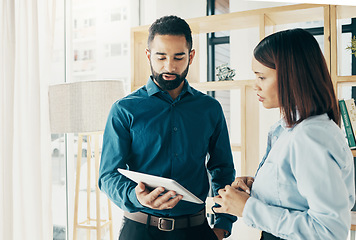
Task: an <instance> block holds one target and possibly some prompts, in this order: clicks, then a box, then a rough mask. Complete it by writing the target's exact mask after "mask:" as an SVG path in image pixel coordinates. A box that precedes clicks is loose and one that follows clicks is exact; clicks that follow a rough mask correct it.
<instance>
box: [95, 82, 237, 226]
mask: <svg viewBox="0 0 356 240" xmlns="http://www.w3.org/2000/svg"><path fill="white" fill-rule="evenodd" d="M117 168H123V169H129V170H133V171H137V172H142V173H148V174H152V175H157V176H162V177H166V178H171V179H174V180H176V181H177V182H178V183H180V184H181V185H182V186H184V187H185V188H186V189H188V190H189V191H191V192H192V193H193V194H195V195H196V196H197V197H198V198H200V199H201V200H202V201H205V200H206V197H207V195H208V192H209V188H210V187H209V178H210V177H209V175H208V173H210V176H211V182H212V188H213V192H214V195H216V194H217V190H219V189H220V188H224V187H225V185H227V184H231V183H232V182H233V180H234V178H235V170H234V165H233V159H232V154H231V147H230V141H229V135H228V130H227V126H226V121H225V117H224V114H223V111H222V108H221V106H220V104H219V102H218V101H217V100H215V99H214V98H211V97H210V96H207V95H206V94H203V93H201V92H199V91H197V90H195V89H193V88H191V87H190V86H189V84H188V82H187V81H186V80H185V83H184V87H183V90H182V92H181V94H180V95H179V96H178V97H177V98H176V99H175V100H173V99H172V98H171V96H170V95H169V94H168V93H167V92H165V91H162V90H161V89H160V88H159V87H158V86H157V85H156V84H155V83H154V82H153V81H152V79H151V78H150V79H149V80H148V83H147V85H146V86H143V87H142V88H140V89H138V90H137V91H135V92H133V93H132V94H130V95H128V96H127V97H125V98H123V99H121V100H118V101H117V102H116V103H114V104H113V106H112V109H111V111H110V113H109V116H108V120H107V124H106V128H105V132H104V138H103V149H102V155H101V163H100V170H99V187H100V189H101V190H102V191H104V192H105V193H106V194H107V196H108V197H109V198H110V199H111V200H112V201H113V202H114V203H115V204H116V205H117V206H119V207H120V208H121V209H123V210H125V211H129V212H136V211H142V212H146V213H149V214H153V215H156V216H166V217H169V216H181V215H186V214H194V213H196V212H199V211H200V210H201V209H203V208H204V204H195V203H191V202H187V201H180V202H179V203H178V204H177V205H176V206H175V207H174V208H173V209H169V210H154V209H150V208H147V207H144V206H142V205H141V204H140V203H139V202H138V200H137V198H136V194H135V190H134V188H135V187H136V183H134V182H133V181H131V180H129V179H127V178H126V177H124V176H123V175H121V174H120V173H118V172H117ZM218 215H219V216H217V218H216V223H215V227H217V228H222V229H225V230H227V231H229V232H231V226H232V223H233V222H234V221H235V220H236V218H235V217H232V216H228V215H225V214H218Z"/></svg>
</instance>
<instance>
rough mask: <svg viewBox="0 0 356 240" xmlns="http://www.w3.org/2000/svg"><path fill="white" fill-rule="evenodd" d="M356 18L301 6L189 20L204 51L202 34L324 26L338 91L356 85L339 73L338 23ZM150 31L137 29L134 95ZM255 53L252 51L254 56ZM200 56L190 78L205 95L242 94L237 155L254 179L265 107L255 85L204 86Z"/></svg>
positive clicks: (352, 11)
mask: <svg viewBox="0 0 356 240" xmlns="http://www.w3.org/2000/svg"><path fill="white" fill-rule="evenodd" d="M355 16H356V7H353V6H351V7H350V6H335V5H320V4H296V5H288V6H281V7H272V8H262V9H256V10H249V11H242V12H233V13H228V14H220V15H213V16H204V17H199V18H192V19H187V22H188V23H189V25H190V26H191V29H192V32H193V44H194V46H193V47H194V48H195V49H198V51H199V34H205V33H210V32H218V31H229V30H239V29H249V28H258V31H259V38H260V39H262V38H264V37H265V35H266V29H267V28H270V27H272V29H273V31H274V30H275V26H277V25H285V24H291V23H298V22H303V23H304V22H309V21H323V23H324V26H323V27H324V55H325V58H326V61H327V64H328V67H329V69H330V72H331V76H332V79H333V82H334V85H335V89H336V91H337V87H338V85H339V84H341V83H353V82H356V76H338V74H337V68H338V67H337V47H338V46H337V19H338V18H350V17H355ZM148 28H149V26H140V27H135V28H132V30H131V53H132V58H131V66H132V70H131V78H132V84H131V87H132V88H131V90H135V89H137V88H139V87H141V86H142V85H144V84H146V82H147V78H148V76H149V75H150V67H149V64H148V61H147V59H146V56H145V54H144V50H145V48H146V47H147V37H148ZM251 54H252V52H251ZM199 61H200V59H199V54H196V57H195V59H194V61H193V64H192V65H191V67H190V72H189V74H188V76H187V79H188V81H189V83H190V84H191V85H192V86H193V87H194V88H196V89H198V90H201V91H219V90H232V89H240V91H241V94H240V95H241V98H240V102H239V104H240V106H241V133H239V134H240V135H241V144H239V145H233V146H232V149H233V151H238V152H241V166H240V167H241V174H242V175H246V174H247V175H254V173H255V171H256V169H257V166H258V163H259V161H260V156H259V151H258V150H257V151H256V148H257V149H259V147H258V142H259V103H258V101H257V98H256V96H255V93H254V91H253V89H252V86H253V81H254V80H249V79H246V80H235V81H223V82H206V81H205V82H201V79H200V69H199V67H200V66H201V64H200V63H199Z"/></svg>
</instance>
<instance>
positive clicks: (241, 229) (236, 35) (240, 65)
mask: <svg viewBox="0 0 356 240" xmlns="http://www.w3.org/2000/svg"><path fill="white" fill-rule="evenodd" d="M281 5H287V4H285V3H270V2H254V1H244V0H230V12H240V11H247V10H253V9H259V8H267V7H276V6H281ZM258 42H259V29H258V28H255V29H242V30H236V31H231V32H230V51H231V53H230V56H231V60H230V63H231V67H232V68H235V69H236V72H237V74H236V79H237V80H245V79H255V76H254V73H253V72H252V70H251V61H252V53H253V49H254V48H255V46H256V45H257V44H258ZM239 98H240V97H239V96H235V97H234V98H232V101H234V102H236V101H237V99H239ZM231 104H233V102H232V103H231ZM232 118H233V119H235V120H234V121H240V118H239V116H232ZM278 119H279V110H278V109H272V110H266V109H264V107H263V106H262V104H260V125H259V129H260V141H259V152H260V159H259V161H260V160H261V159H262V156H263V154H264V152H265V149H266V144H267V134H268V131H269V128H270V126H271V125H272V124H273V123H274V122H276V121H278ZM240 125H241V124H240V123H238V124H237V125H235V126H240ZM232 132H233V131H232ZM235 132H236V131H235ZM237 133H238V132H237ZM229 239H233V240H254V239H260V231H259V230H257V229H254V228H251V227H248V226H247V225H246V224H245V223H244V222H243V220H242V219H239V220H238V221H237V222H236V223H235V224H234V226H233V231H232V236H231V237H230V238H229Z"/></svg>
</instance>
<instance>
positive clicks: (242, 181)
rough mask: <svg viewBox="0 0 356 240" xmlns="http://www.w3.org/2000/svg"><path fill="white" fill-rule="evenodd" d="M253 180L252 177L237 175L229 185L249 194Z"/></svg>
mask: <svg viewBox="0 0 356 240" xmlns="http://www.w3.org/2000/svg"><path fill="white" fill-rule="evenodd" d="M253 181H254V178H253V177H237V178H235V181H234V182H233V183H232V184H231V187H233V188H236V189H238V190H241V191H245V192H247V193H248V194H251V188H252V184H253Z"/></svg>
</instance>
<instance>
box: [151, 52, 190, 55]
mask: <svg viewBox="0 0 356 240" xmlns="http://www.w3.org/2000/svg"><path fill="white" fill-rule="evenodd" d="M156 55H162V56H166V55H167V53H163V52H156ZM183 55H185V52H180V53H175V54H174V56H183Z"/></svg>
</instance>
